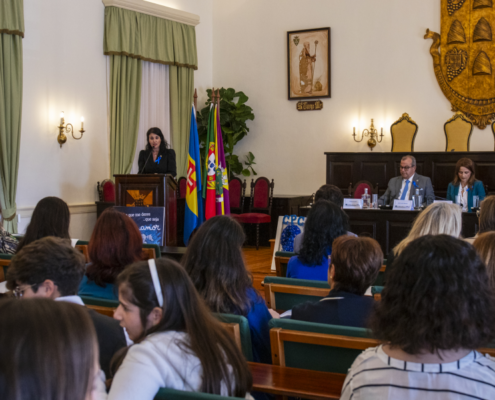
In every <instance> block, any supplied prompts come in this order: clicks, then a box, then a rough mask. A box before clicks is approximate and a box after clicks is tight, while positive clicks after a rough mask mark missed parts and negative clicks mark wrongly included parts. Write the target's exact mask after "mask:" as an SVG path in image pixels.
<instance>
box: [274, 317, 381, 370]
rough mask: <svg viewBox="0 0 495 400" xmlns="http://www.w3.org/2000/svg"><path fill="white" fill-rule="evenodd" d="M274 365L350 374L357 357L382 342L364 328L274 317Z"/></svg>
mask: <svg viewBox="0 0 495 400" xmlns="http://www.w3.org/2000/svg"><path fill="white" fill-rule="evenodd" d="M269 326H270V342H271V348H272V360H273V364H275V365H280V366H282V367H292V368H302V369H310V370H315V371H325V372H335V373H342V374H346V373H347V371H348V369H349V368H350V367H351V365H352V363H353V362H354V360H355V359H356V357H357V356H358V355H359V354H361V352H362V351H363V350H365V349H367V348H369V347H375V346H377V345H378V344H379V343H378V341H376V340H375V339H371V332H370V331H368V330H367V329H364V328H354V327H346V326H337V325H328V324H316V323H311V322H304V321H295V320H290V319H272V320H271V321H270V323H269Z"/></svg>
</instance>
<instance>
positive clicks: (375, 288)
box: [371, 286, 383, 295]
mask: <svg viewBox="0 0 495 400" xmlns="http://www.w3.org/2000/svg"><path fill="white" fill-rule="evenodd" d="M382 290H383V286H371V294H372V295H375V294H379V293H381V292H382Z"/></svg>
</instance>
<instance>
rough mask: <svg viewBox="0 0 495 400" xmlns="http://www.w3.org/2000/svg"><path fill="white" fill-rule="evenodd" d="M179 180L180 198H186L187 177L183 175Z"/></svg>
mask: <svg viewBox="0 0 495 400" xmlns="http://www.w3.org/2000/svg"><path fill="white" fill-rule="evenodd" d="M178 182H179V184H178V185H177V188H178V190H179V199H185V198H186V191H187V178H185V177H183V176H181V177H180V178H179V181H178Z"/></svg>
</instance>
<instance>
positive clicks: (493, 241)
mask: <svg viewBox="0 0 495 400" xmlns="http://www.w3.org/2000/svg"><path fill="white" fill-rule="evenodd" d="M473 246H474V248H475V249H476V251H477V252H478V255H479V256H480V257H481V259H482V260H483V262H484V263H485V266H486V273H487V274H488V282H489V284H490V286H491V287H492V291H493V293H495V231H491V232H485V233H482V234H481V235H478V236H477V237H476V240H475V241H474V243H473Z"/></svg>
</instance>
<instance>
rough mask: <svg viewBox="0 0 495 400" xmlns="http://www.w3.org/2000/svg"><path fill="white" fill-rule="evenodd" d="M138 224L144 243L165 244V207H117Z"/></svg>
mask: <svg viewBox="0 0 495 400" xmlns="http://www.w3.org/2000/svg"><path fill="white" fill-rule="evenodd" d="M115 209H116V210H117V211H120V212H121V213H124V214H125V215H127V216H128V217H130V218H131V219H132V220H133V221H134V222H135V223H136V225H137V226H138V228H139V231H140V232H141V236H142V237H143V243H146V244H157V245H159V246H163V240H164V238H165V230H164V226H165V207H115Z"/></svg>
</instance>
